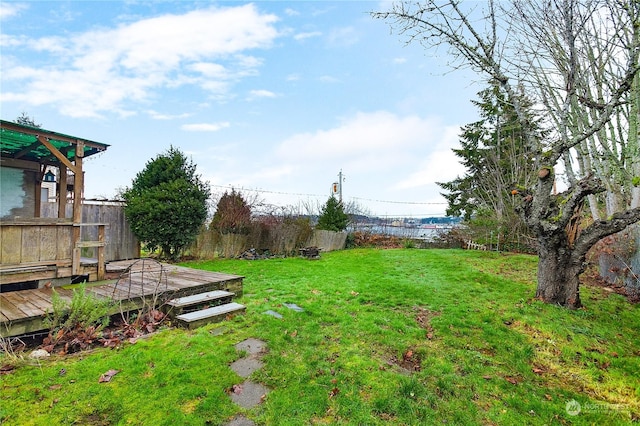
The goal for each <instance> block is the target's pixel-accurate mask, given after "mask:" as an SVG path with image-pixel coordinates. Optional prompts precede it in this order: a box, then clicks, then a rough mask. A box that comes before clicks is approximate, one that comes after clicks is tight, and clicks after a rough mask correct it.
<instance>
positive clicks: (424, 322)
mask: <svg viewBox="0 0 640 426" xmlns="http://www.w3.org/2000/svg"><path fill="white" fill-rule="evenodd" d="M415 310H416V322H417V323H418V325H419V326H420V327H421V328H423V329H425V331H426V338H427V339H429V340H431V339H433V337H434V331H433V326H432V325H431V320H432V319H433V318H434V317H437V316H439V315H440V312H438V311H430V310H429V309H426V308H422V307H420V306H418V307H416V308H415Z"/></svg>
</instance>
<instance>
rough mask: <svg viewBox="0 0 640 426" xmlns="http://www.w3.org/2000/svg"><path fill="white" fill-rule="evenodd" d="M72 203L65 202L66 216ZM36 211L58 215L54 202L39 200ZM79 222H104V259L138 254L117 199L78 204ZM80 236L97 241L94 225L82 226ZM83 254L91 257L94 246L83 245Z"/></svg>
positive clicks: (134, 238) (136, 240) (42, 213)
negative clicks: (114, 200)
mask: <svg viewBox="0 0 640 426" xmlns="http://www.w3.org/2000/svg"><path fill="white" fill-rule="evenodd" d="M72 209H73V206H72V205H71V204H67V206H66V215H67V217H71V216H73V211H72ZM40 215H41V216H42V217H46V218H56V217H58V203H49V202H45V203H42V205H41V209H40ZM82 223H89V224H91V223H104V224H106V227H105V242H106V246H105V261H107V262H109V261H113V260H124V259H135V258H138V257H140V245H139V243H138V239H137V238H136V237H135V236H134V235H133V232H131V227H130V226H129V222H128V221H127V219H126V217H125V216H124V205H123V204H122V203H119V202H112V201H107V202H94V203H91V204H88V203H85V204H83V205H82ZM81 240H83V241H97V240H98V227H97V226H83V227H82V234H81ZM83 250H87V252H86V253H85V252H83V254H82V255H83V256H85V257H94V256H95V254H94V253H92V251H93V250H94V249H83Z"/></svg>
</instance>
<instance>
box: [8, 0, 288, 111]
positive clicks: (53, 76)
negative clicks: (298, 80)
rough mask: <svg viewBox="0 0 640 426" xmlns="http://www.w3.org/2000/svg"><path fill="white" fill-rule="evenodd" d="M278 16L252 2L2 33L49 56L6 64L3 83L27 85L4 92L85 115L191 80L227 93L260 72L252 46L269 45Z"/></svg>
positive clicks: (113, 108)
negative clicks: (66, 28)
mask: <svg viewBox="0 0 640 426" xmlns="http://www.w3.org/2000/svg"><path fill="white" fill-rule="evenodd" d="M3 4H4V2H3ZM276 22H277V17H276V16H275V15H269V14H260V13H259V12H258V11H257V9H256V7H255V6H254V5H252V4H248V5H244V6H237V7H228V8H208V9H200V10H194V11H191V12H188V13H185V14H182V15H175V14H168V15H162V16H158V17H154V18H148V19H142V20H139V21H137V22H133V23H130V24H126V25H120V26H118V27H116V28H113V29H106V30H104V29H100V30H94V31H90V32H85V33H81V34H75V35H71V36H69V37H47V38H40V39H32V40H27V39H24V38H23V37H11V36H3V41H2V43H3V46H9V45H16V44H17V43H20V44H21V46H22V47H21V48H22V49H24V48H27V49H31V50H36V51H38V52H41V54H40V55H39V60H40V61H44V60H47V61H48V63H46V64H44V65H39V66H38V67H37V68H35V67H31V66H27V65H22V66H20V65H19V64H18V66H17V67H15V68H13V69H6V68H5V67H3V69H2V73H3V80H4V83H6V82H11V83H12V82H16V84H15V87H18V86H19V87H20V90H18V89H13V90H12V89H10V88H9V87H10V86H9V85H7V84H4V83H3V86H4V90H3V92H4V93H3V94H2V100H3V101H19V102H24V103H27V104H32V105H43V104H56V105H60V106H61V107H60V108H61V112H62V113H63V114H66V115H69V116H74V117H83V116H85V117H86V116H99V115H100V114H101V113H103V112H105V111H109V112H114V111H115V112H119V113H123V112H126V109H127V108H126V104H127V103H129V102H131V101H138V102H139V101H144V100H148V99H149V98H151V95H152V94H154V93H155V92H157V91H158V90H162V89H164V88H172V87H177V86H180V85H184V84H190V85H198V86H200V87H202V88H203V89H205V90H208V91H210V92H211V93H212V94H213V95H220V94H224V93H226V91H227V90H228V89H229V86H230V84H232V83H233V81H235V80H237V79H240V78H243V77H246V76H249V75H255V73H256V72H257V71H256V69H257V67H259V66H260V65H261V63H262V61H261V59H259V58H256V57H254V56H251V55H246V54H245V52H247V51H249V50H253V49H265V48H269V47H270V46H271V44H272V43H273V41H274V40H275V38H277V37H278V36H279V33H278V31H277V29H276V28H275V26H274V24H275V23H276ZM3 53H4V54H7V53H8V52H3ZM16 53H17V54H20V52H19V51H16ZM18 70H21V71H18Z"/></svg>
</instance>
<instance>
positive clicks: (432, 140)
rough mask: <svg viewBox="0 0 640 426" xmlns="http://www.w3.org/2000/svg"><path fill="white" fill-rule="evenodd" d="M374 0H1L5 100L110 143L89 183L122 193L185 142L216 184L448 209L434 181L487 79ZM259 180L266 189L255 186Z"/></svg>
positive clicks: (12, 111)
mask: <svg viewBox="0 0 640 426" xmlns="http://www.w3.org/2000/svg"><path fill="white" fill-rule="evenodd" d="M390 5H391V3H390V2H366V1H337V2H330V1H322V2H315V1H288V2H287V1H257V2H253V3H245V2H191V1H177V2H169V1H161V2H160V1H139V2H138V1H122V2H118V1H113V2H107V1H82V2H81V1H64V2H57V1H41V2H40V1H39V2H8V1H2V2H1V3H0V19H1V21H0V24H1V29H0V31H1V39H0V49H1V50H0V54H1V62H0V75H1V77H0V78H1V81H0V83H1V86H0V101H1V103H0V106H1V116H2V119H4V120H15V119H16V118H17V117H18V116H19V115H20V114H21V113H22V112H25V113H27V114H28V115H29V116H30V117H33V118H34V119H35V121H36V122H37V123H39V124H41V125H42V127H44V128H46V129H49V130H53V131H58V132H62V133H66V134H71V135H74V136H78V137H82V138H86V139H91V140H95V141H98V142H103V143H106V144H109V145H110V147H109V149H108V150H107V151H106V152H105V153H103V154H101V155H98V156H95V157H92V158H90V159H88V160H87V161H86V162H85V171H86V191H85V195H86V197H87V198H94V197H106V198H112V197H113V196H114V195H115V194H116V193H117V191H118V189H119V188H123V187H126V186H128V185H130V184H131V181H132V179H133V178H134V177H135V175H136V173H138V172H139V171H141V170H142V169H143V168H144V166H145V164H146V163H147V161H149V160H150V159H152V158H153V157H155V156H156V155H158V154H160V153H162V152H165V151H166V150H167V149H168V148H169V147H170V146H171V145H173V146H175V147H178V148H180V149H181V150H182V151H183V152H185V153H186V154H187V155H189V156H190V157H191V158H192V159H193V161H194V162H195V163H196V165H197V170H198V172H199V173H200V174H201V175H202V177H203V178H204V179H205V180H208V181H209V183H210V184H211V186H212V191H213V192H214V193H218V194H220V193H222V192H224V191H225V190H229V189H230V188H231V187H234V188H236V189H239V190H242V191H245V192H246V193H247V194H256V193H257V194H259V195H258V196H259V198H260V199H261V200H262V201H264V202H266V203H269V204H274V205H279V206H285V205H293V206H300V205H313V206H315V205H317V203H323V202H325V201H326V199H327V197H328V196H329V191H330V187H331V184H332V182H334V181H336V180H337V175H338V172H339V171H340V170H342V172H343V173H344V176H345V181H344V183H343V195H344V200H345V201H347V202H352V201H354V202H356V203H358V204H359V205H360V206H361V207H362V208H363V209H365V210H367V211H368V212H370V213H372V214H376V215H381V216H383V215H390V216H396V215H400V216H413V217H419V216H426V215H442V214H443V213H444V211H445V209H446V204H445V201H444V199H443V198H442V197H441V196H440V195H439V192H440V191H441V190H440V188H439V187H438V186H437V185H436V184H435V182H436V181H448V180H451V179H453V178H455V177H456V175H458V174H460V173H462V171H463V170H462V169H461V166H460V165H459V164H458V163H457V161H456V159H455V157H454V156H453V154H452V152H451V148H455V147H457V145H458V138H457V135H458V134H459V129H460V126H462V125H464V124H467V123H469V122H472V121H474V120H476V119H477V112H476V110H475V108H474V107H473V106H472V104H471V103H470V100H471V99H474V98H475V94H476V93H477V92H478V91H479V90H480V89H481V88H482V87H481V86H480V85H478V84H475V83H474V82H475V81H476V80H477V79H476V78H475V77H474V76H473V75H472V74H470V73H466V72H454V73H451V72H450V71H451V70H450V69H449V68H447V66H446V64H447V62H448V58H447V57H446V52H444V49H443V50H442V51H440V52H435V51H426V50H424V49H423V48H422V47H421V46H419V45H417V44H415V45H409V46H407V45H405V41H404V40H403V39H402V38H401V37H400V36H398V35H397V34H391V32H390V28H389V26H388V25H387V23H385V22H383V21H380V20H374V19H373V18H371V16H370V15H369V12H370V11H380V10H384V9H386V8H388V7H389V6H390ZM254 191H259V192H254Z"/></svg>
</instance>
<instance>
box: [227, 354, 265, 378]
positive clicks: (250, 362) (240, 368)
mask: <svg viewBox="0 0 640 426" xmlns="http://www.w3.org/2000/svg"><path fill="white" fill-rule="evenodd" d="M263 365H264V364H263V363H262V361H260V360H259V359H257V358H255V357H250V358H240V359H239V360H237V361H235V362H233V363H232V364H231V366H230V367H231V369H232V370H233V371H235V372H236V374H237V375H238V376H240V377H242V378H243V379H246V378H247V377H249V376H250V375H251V374H253V372H254V371H257V370H260V369H261V368H262V366H263Z"/></svg>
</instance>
